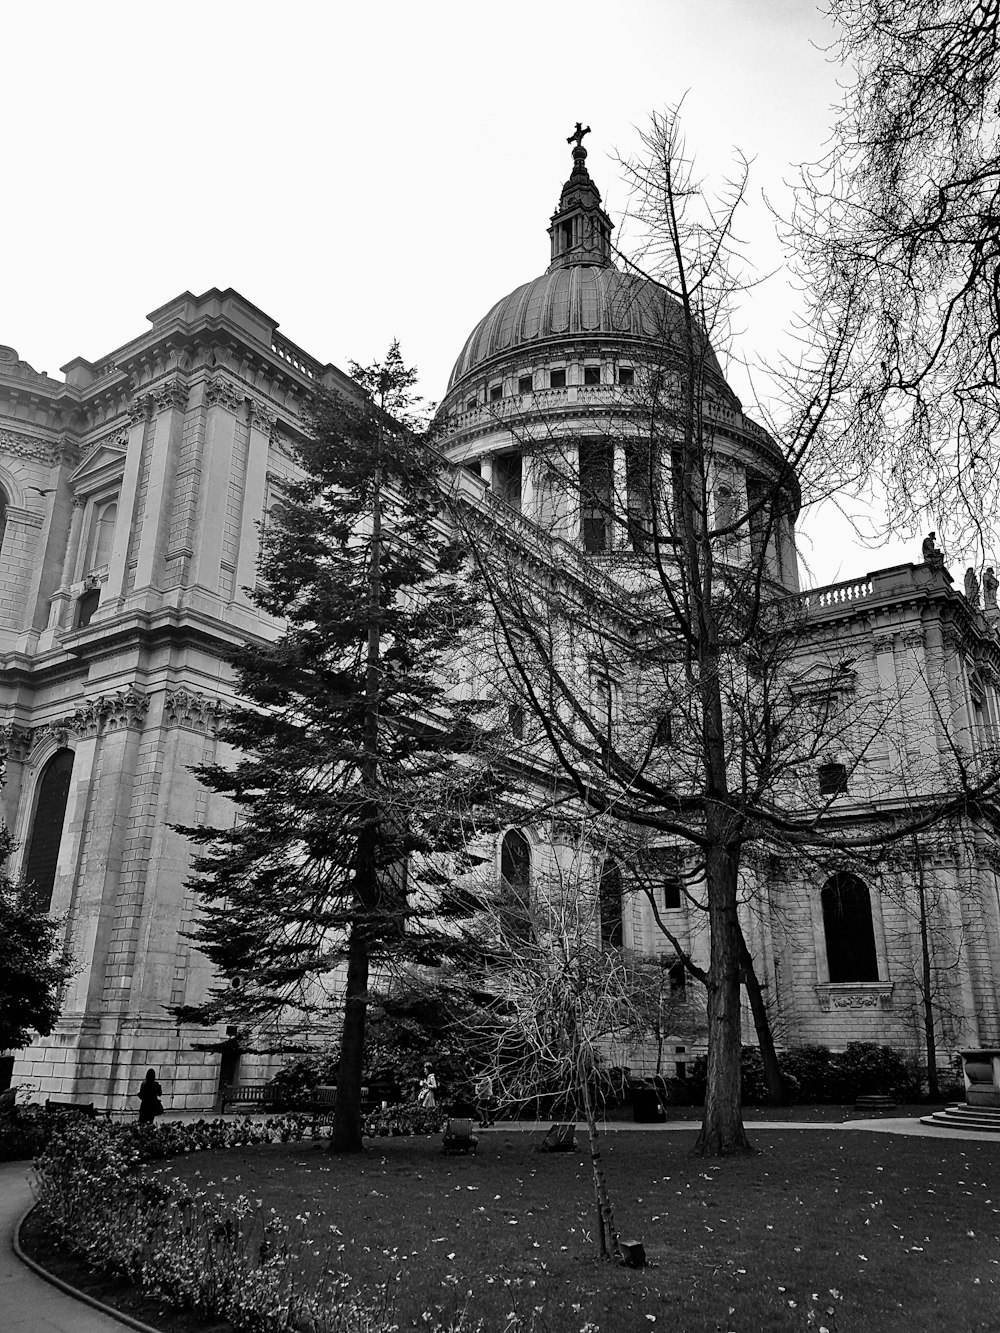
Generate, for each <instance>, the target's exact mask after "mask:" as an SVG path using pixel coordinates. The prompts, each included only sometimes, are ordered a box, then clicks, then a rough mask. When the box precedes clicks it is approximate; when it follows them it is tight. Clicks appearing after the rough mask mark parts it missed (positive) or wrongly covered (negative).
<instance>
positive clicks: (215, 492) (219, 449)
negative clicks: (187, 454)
mask: <svg viewBox="0 0 1000 1333" xmlns="http://www.w3.org/2000/svg"><path fill="white" fill-rule="evenodd" d="M244 399H245V394H244V392H243V390H242V389H241V388H240V387H239V386H238V385H236V384H234V383H233V382H232V381H231V380H229V379H226V378H225V377H224V376H223V375H221V374H219V373H216V375H215V376H214V377H213V378H212V379H210V380H207V381H206V383H205V399H204V402H205V408H206V412H207V418H206V424H205V443H204V447H203V449H202V456H201V478H200V484H199V487H198V501H197V515H196V519H195V529H194V542H193V553H192V556H191V567H190V576H189V579H188V584H189V586H191V587H199V588H203V589H205V590H206V591H207V592H211V593H218V591H219V585H220V582H221V573H222V548H223V541H224V538H225V533H226V522H225V519H226V506H227V502H228V499H229V478H230V476H231V474H232V467H233V444H234V440H235V435H236V413H237V412H238V411H240V410H241V408H242V406H243V402H244Z"/></svg>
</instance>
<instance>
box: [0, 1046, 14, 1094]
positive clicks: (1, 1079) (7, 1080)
mask: <svg viewBox="0 0 1000 1333" xmlns="http://www.w3.org/2000/svg"><path fill="white" fill-rule="evenodd" d="M13 1081H14V1057H13V1056H12V1055H0V1092H6V1091H7V1089H8V1088H9V1087H10V1085H11V1084H12V1083H13Z"/></svg>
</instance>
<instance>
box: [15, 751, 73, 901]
mask: <svg viewBox="0 0 1000 1333" xmlns="http://www.w3.org/2000/svg"><path fill="white" fill-rule="evenodd" d="M72 773H73V751H72V750H65V749H64V750H57V751H56V752H55V754H54V755H53V756H52V758H51V759H50V760H49V761H48V763H47V764H46V765H45V767H44V768H43V769H42V775H41V777H40V778H39V780H38V795H37V797H36V799H35V817H34V819H33V820H32V821H31V835H30V837H29V839H28V856H27V859H26V861H25V865H24V878H25V881H26V882H27V883H28V884H30V885H32V886H33V888H34V891H35V895H36V897H37V900H38V902H39V903H40V904H41V906H42V907H43V908H44V909H45V911H48V909H49V907H50V906H51V904H52V886H53V885H54V884H55V880H56V867H57V865H58V863H59V844H60V842H61V841H62V832H63V820H64V819H65V818H66V802H67V800H68V799H69V782H70V777H71V776H72Z"/></svg>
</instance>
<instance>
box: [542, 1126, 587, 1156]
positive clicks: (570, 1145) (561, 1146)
mask: <svg viewBox="0 0 1000 1333" xmlns="http://www.w3.org/2000/svg"><path fill="white" fill-rule="evenodd" d="M537 1146H538V1151H539V1152H577V1151H578V1149H577V1146H576V1125H553V1126H552V1128H551V1129H550V1130H549V1131H548V1132H547V1133H546V1135H545V1137H544V1138H543V1139H542V1141H541V1143H539V1144H538V1145H537Z"/></svg>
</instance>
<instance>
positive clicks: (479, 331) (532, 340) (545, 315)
mask: <svg viewBox="0 0 1000 1333" xmlns="http://www.w3.org/2000/svg"><path fill="white" fill-rule="evenodd" d="M681 327H682V317H681V310H680V306H679V305H678V303H677V302H676V301H675V300H674V298H673V297H671V296H670V295H669V294H668V293H667V292H666V291H665V290H664V289H663V287H661V286H660V285H659V284H658V283H656V282H653V281H651V280H650V279H648V278H643V277H639V276H638V275H635V274H631V273H623V272H622V271H621V270H620V269H617V268H613V267H612V266H611V265H610V264H600V265H599V264H587V265H584V264H573V265H570V266H564V267H559V268H555V269H550V270H549V272H547V273H543V274H542V275H541V276H540V277H537V278H535V279H534V280H533V281H531V282H526V283H524V284H523V285H522V286H520V287H518V288H516V289H515V290H514V291H512V292H511V293H510V295H509V296H505V297H504V298H503V300H501V301H498V302H497V303H496V305H495V306H494V307H493V309H492V310H491V311H490V312H489V314H487V315H486V316H485V317H484V318H483V319H481V320H480V321H479V323H478V324H477V325H476V327H475V328H474V329H473V330H472V332H471V334H470V335H469V337H468V339H467V340H466V343H465V346H464V347H463V348H462V352H461V355H460V356H459V358H458V360H457V361H456V362H455V368H454V370H453V371H452V372H451V378H450V379H449V381H448V389H449V391H450V390H451V389H453V388H454V386H455V385H456V384H458V382H459V381H460V380H462V379H464V377H465V376H466V375H468V374H470V373H471V372H472V371H474V370H476V369H478V368H479V367H485V366H486V365H487V363H489V362H491V361H493V360H494V358H503V359H504V360H507V359H508V358H509V357H510V355H511V354H512V353H513V352H514V351H515V350H517V349H524V350H525V351H530V350H532V349H534V348H536V347H540V346H542V345H543V344H545V343H546V342H548V341H551V340H555V339H558V340H559V341H560V342H562V341H564V340H565V339H567V338H579V337H593V338H595V339H607V338H608V337H613V338H615V339H622V338H635V339H641V340H642V341H643V342H644V343H647V344H648V343H649V342H650V341H652V342H654V343H655V342H664V341H671V339H672V336H673V334H674V333H675V332H676V331H678V330H679V329H680V328H681ZM713 369H716V370H717V369H718V367H717V366H716V365H715V364H714V358H713Z"/></svg>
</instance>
